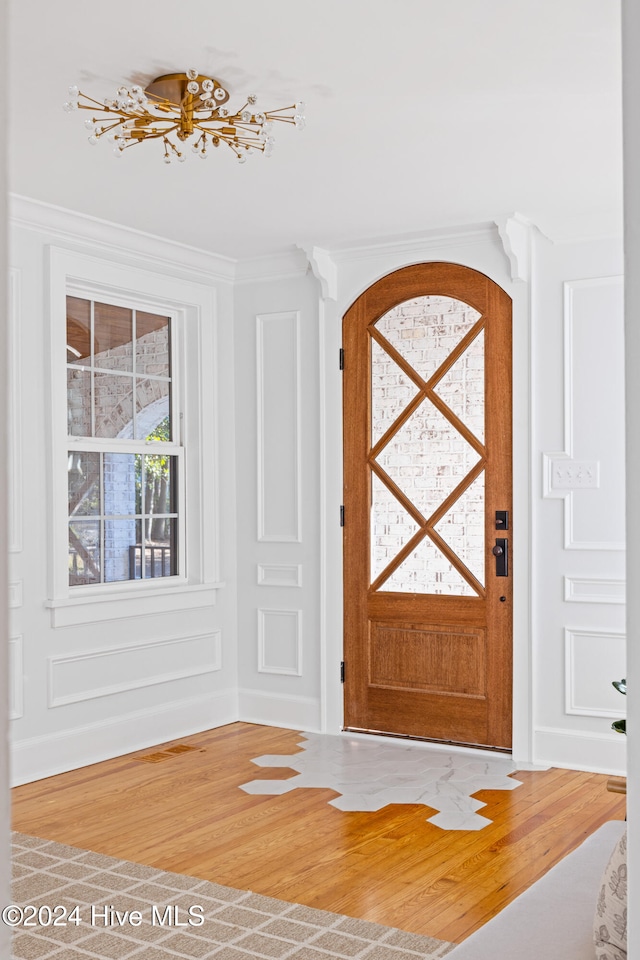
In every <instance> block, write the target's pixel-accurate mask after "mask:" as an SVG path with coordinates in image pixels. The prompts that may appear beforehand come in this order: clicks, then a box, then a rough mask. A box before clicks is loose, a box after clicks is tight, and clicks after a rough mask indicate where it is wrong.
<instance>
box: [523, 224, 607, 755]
mask: <svg viewBox="0 0 640 960" xmlns="http://www.w3.org/2000/svg"><path fill="white" fill-rule="evenodd" d="M622 272H623V263H622V243H621V241H619V240H601V241H593V242H584V243H573V244H553V243H551V242H549V241H548V240H546V239H545V238H543V237H541V236H539V235H538V236H537V237H536V240H535V250H534V295H533V326H532V329H533V339H532V367H531V369H532V378H533V379H532V391H533V396H534V408H533V447H532V449H533V462H532V468H533V476H532V493H533V497H532V504H533V518H532V531H533V542H532V548H533V556H534V568H533V602H532V611H533V635H534V650H533V654H534V661H533V666H534V686H535V691H536V692H535V702H534V746H533V753H534V756H535V757H536V758H537V759H540V760H544V761H546V762H549V763H553V764H556V765H561V766H570V767H578V768H583V769H587V770H595V771H597V770H602V771H606V772H619V773H624V770H625V750H626V741H625V739H624V737H622V736H620V735H619V734H616V733H614V732H612V730H611V721H612V719H614V718H618V717H622V716H624V715H625V710H626V701H625V698H624V697H622V696H621V695H620V694H619V693H617V691H615V690H614V689H613V687H612V686H611V682H612V681H613V680H619V679H621V678H622V677H625V676H626V661H625V645H626V636H625V602H624V601H625V553H624V547H625V507H624V498H625V489H624V488H625V484H624V464H625V459H624V419H625V417H624V376H623V371H624V330H623V322H624V314H623V284H622V276H621V275H622Z"/></svg>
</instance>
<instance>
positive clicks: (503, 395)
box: [343, 263, 513, 750]
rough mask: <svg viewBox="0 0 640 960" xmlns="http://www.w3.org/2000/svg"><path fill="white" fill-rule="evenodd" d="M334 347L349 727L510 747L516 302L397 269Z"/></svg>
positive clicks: (485, 288)
mask: <svg viewBox="0 0 640 960" xmlns="http://www.w3.org/2000/svg"><path fill="white" fill-rule="evenodd" d="M343 345H344V410H343V417H344V506H345V513H344V518H345V525H344V609H345V617H344V627H345V640H344V644H345V646H344V649H345V703H344V706H345V727H346V728H347V729H350V730H359V731H366V732H374V733H390V734H396V735H401V736H414V737H424V738H426V739H433V740H442V741H447V742H454V743H462V744H474V745H479V746H484V747H495V748H501V749H507V750H508V749H510V747H511V726H512V719H511V718H512V622H513V616H512V596H513V588H512V573H513V571H512V564H511V555H510V554H511V537H512V530H513V516H512V509H511V500H512V462H511V431H512V418H511V300H510V298H509V297H508V295H507V294H506V293H505V292H504V291H503V290H502V289H501V288H500V287H499V286H498V285H497V284H496V283H494V282H493V281H492V280H490V279H489V278H488V277H486V276H485V275H484V274H481V273H479V272H478V271H476V270H472V269H470V268H467V267H463V266H460V265H457V264H450V263H423V264H417V265H414V266H411V267H405V268H403V269H401V270H397V271H395V272H394V273H392V274H389V275H388V276H386V277H383V278H382V279H381V280H379V281H378V282H377V283H375V284H373V285H372V286H371V287H369V289H368V290H366V291H365V292H364V293H363V294H362V295H361V296H360V297H359V298H358V299H357V300H356V301H355V303H354V304H353V305H352V306H351V307H350V309H349V310H348V311H347V313H346V314H345V317H344V321H343Z"/></svg>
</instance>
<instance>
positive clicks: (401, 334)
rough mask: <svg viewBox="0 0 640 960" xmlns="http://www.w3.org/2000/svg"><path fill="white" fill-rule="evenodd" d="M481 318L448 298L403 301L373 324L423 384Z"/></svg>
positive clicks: (464, 304)
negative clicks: (420, 378)
mask: <svg viewBox="0 0 640 960" xmlns="http://www.w3.org/2000/svg"><path fill="white" fill-rule="evenodd" d="M480 317H481V314H480V313H478V311H477V310H474V308H473V307H470V306H469V304H468V303H463V301H462V300H454V299H453V298H452V297H439V296H426V297H416V299H415V300H405V301H404V302H403V303H400V304H398V306H397V307H393V309H392V310H389V311H388V313H385V314H384V316H382V317H380V319H379V320H377V321H376V327H377V329H378V330H379V332H380V333H381V334H382V335H383V336H384V337H385V338H386V339H387V340H388V342H389V343H390V344H391V345H392V346H393V347H395V349H396V350H397V351H398V353H399V354H400V355H401V356H402V357H404V359H405V360H407V361H408V363H409V364H410V365H411V366H412V367H413V369H414V370H415V371H416V372H417V373H419V374H420V376H421V377H422V378H423V379H424V380H428V379H429V377H431V376H433V374H434V373H435V372H436V370H437V369H438V367H439V366H440V364H441V363H442V362H443V360H445V359H446V357H447V356H448V355H449V354H450V353H451V351H452V350H453V348H454V347H455V345H456V344H457V343H459V341H460V340H462V338H463V337H464V336H465V335H466V334H467V333H468V332H469V331H470V330H471V328H472V327H473V326H474V325H475V324H476V323H477V321H478V320H479V319H480Z"/></svg>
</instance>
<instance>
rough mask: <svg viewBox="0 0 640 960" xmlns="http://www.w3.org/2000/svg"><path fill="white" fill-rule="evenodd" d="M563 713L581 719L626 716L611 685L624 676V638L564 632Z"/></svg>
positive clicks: (620, 635)
mask: <svg viewBox="0 0 640 960" xmlns="http://www.w3.org/2000/svg"><path fill="white" fill-rule="evenodd" d="M564 638H565V639H564V642H565V664H566V673H565V710H566V712H567V713H568V714H572V715H577V716H582V717H610V718H611V719H617V718H618V717H624V716H625V713H626V711H625V707H626V704H625V702H624V697H623V696H621V695H620V694H619V693H618V691H617V690H615V689H614V688H613V687H612V686H611V683H612V681H613V680H620V679H621V678H622V677H626V656H625V643H626V637H625V635H624V634H623V633H613V632H612V633H597V632H595V631H591V630H580V629H565V632H564Z"/></svg>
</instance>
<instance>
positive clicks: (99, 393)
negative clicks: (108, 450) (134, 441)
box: [94, 373, 133, 437]
mask: <svg viewBox="0 0 640 960" xmlns="http://www.w3.org/2000/svg"><path fill="white" fill-rule="evenodd" d="M132 390H133V378H132V377H118V376H115V375H113V374H110V373H96V374H94V391H95V429H96V433H95V435H96V437H131V435H132V432H131V431H132V421H133V395H132Z"/></svg>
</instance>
